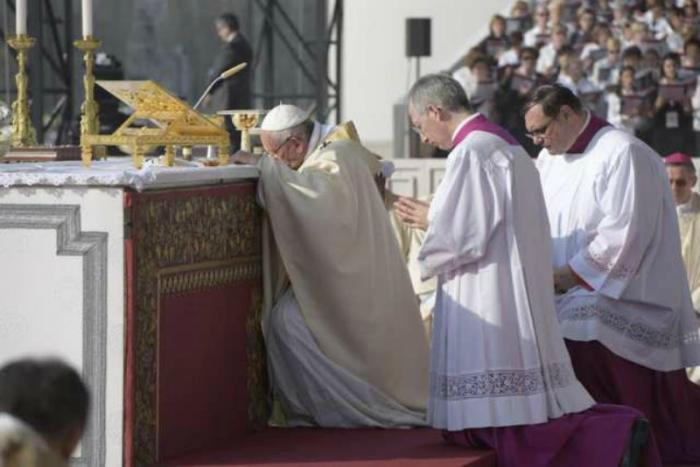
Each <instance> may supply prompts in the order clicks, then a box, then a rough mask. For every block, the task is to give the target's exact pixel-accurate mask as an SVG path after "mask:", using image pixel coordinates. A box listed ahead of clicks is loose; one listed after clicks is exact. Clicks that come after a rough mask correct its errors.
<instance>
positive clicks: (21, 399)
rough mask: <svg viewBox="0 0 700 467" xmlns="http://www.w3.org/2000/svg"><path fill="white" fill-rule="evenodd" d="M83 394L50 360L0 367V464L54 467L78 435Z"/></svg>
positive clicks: (71, 373) (72, 375)
mask: <svg viewBox="0 0 700 467" xmlns="http://www.w3.org/2000/svg"><path fill="white" fill-rule="evenodd" d="M87 412H88V391H87V388H86V387H85V384H84V383H83V382H82V380H81V379H80V376H79V375H78V374H77V373H76V372H75V370H73V369H72V368H70V367H69V366H67V365H66V364H64V363H61V362H59V361H56V360H18V361H15V362H12V363H10V364H8V365H6V366H5V367H3V368H2V369H0V465H2V466H4V467H57V466H64V465H67V461H68V459H69V458H70V456H71V454H72V453H73V451H74V450H75V448H76V446H77V445H78V443H79V441H80V438H81V437H82V434H83V430H84V429H85V423H86V420H87Z"/></svg>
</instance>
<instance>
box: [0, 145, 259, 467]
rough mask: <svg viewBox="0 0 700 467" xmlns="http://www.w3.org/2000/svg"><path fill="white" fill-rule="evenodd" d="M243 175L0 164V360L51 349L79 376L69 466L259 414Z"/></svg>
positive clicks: (171, 447)
mask: <svg viewBox="0 0 700 467" xmlns="http://www.w3.org/2000/svg"><path fill="white" fill-rule="evenodd" d="M257 175H258V174H257V170H256V169H255V168H253V167H242V166H223V167H197V166H195V165H194V164H187V165H186V166H181V167H167V168H166V167H158V166H154V165H148V164H146V165H145V166H144V167H143V168H141V169H135V168H134V167H133V165H132V163H131V160H129V159H126V158H124V159H118V158H117V159H111V160H108V161H96V162H94V163H93V165H92V168H90V169H85V168H83V167H82V166H81V165H80V163H79V162H65V163H51V164H44V165H42V164H9V165H2V166H0V187H2V188H0V265H1V266H0V310H1V313H0V365H2V364H4V363H5V362H7V361H8V360H11V359H15V358H18V357H22V356H55V357H59V358H62V359H64V360H66V361H67V362H68V363H70V364H71V365H73V366H74V367H76V368H77V369H79V371H80V372H81V373H82V375H83V377H84V379H85V380H86V382H87V384H88V386H89V388H90V393H91V397H92V400H91V410H90V416H89V422H88V427H87V432H86V435H85V436H84V438H83V441H82V444H81V446H80V448H79V450H78V452H77V453H76V454H75V458H74V460H73V465H81V466H96V467H97V466H121V465H126V466H132V465H139V466H141V465H152V464H155V463H157V462H160V461H163V460H167V459H168V458H170V457H173V456H177V455H181V454H183V453H186V452H190V451H197V450H200V449H205V448H216V447H217V446H220V445H225V444H226V443H227V442H229V441H230V440H231V439H233V438H235V437H237V436H240V434H241V433H243V432H245V431H248V430H250V429H253V428H256V427H261V426H263V425H264V423H265V421H266V418H267V407H266V392H265V390H266V389H265V388H266V381H265V377H266V373H265V366H264V353H263V350H262V349H263V344H262V336H261V335H260V330H259V326H258V322H259V313H260V309H261V295H262V290H261V286H262V282H261V281H262V278H261V275H262V271H261V239H260V235H261V213H260V211H259V209H258V207H257V204H256V201H255V186H256V184H255V182H256V178H257Z"/></svg>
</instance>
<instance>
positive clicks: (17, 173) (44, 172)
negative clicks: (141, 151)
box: [0, 157, 258, 191]
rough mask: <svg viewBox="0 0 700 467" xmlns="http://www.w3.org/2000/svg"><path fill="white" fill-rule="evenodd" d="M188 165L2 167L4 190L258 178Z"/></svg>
mask: <svg viewBox="0 0 700 467" xmlns="http://www.w3.org/2000/svg"><path fill="white" fill-rule="evenodd" d="M183 162H184V161H183ZM184 164H186V165H179V166H175V167H163V166H159V165H154V164H149V163H148V162H147V163H146V164H144V166H143V168H141V169H136V168H135V167H134V165H133V163H132V160H131V158H130V157H111V158H109V159H108V160H106V161H93V162H92V166H91V167H90V168H89V169H88V168H84V167H83V166H82V164H81V162H80V161H70V162H48V163H45V162H40V163H28V162H23V163H18V164H2V165H0V187H4V188H9V187H12V186H64V187H65V186H96V185H97V186H119V187H129V188H133V189H135V190H137V191H142V190H144V189H149V188H163V187H168V186H183V185H201V184H203V183H207V182H209V183H211V182H216V181H220V182H225V181H231V180H240V179H245V178H257V177H258V169H257V168H255V167H252V166H241V165H227V166H222V167H204V166H201V165H199V164H197V163H196V162H184Z"/></svg>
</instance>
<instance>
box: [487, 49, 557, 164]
mask: <svg viewBox="0 0 700 467" xmlns="http://www.w3.org/2000/svg"><path fill="white" fill-rule="evenodd" d="M537 54H538V51H537V49H536V48H534V47H523V48H522V49H521V50H520V60H519V61H520V66H518V68H516V69H514V70H513V71H512V72H511V73H508V74H507V75H505V76H504V78H503V79H502V80H501V81H500V83H499V86H498V89H497V91H496V94H495V95H494V106H495V113H496V121H498V122H499V123H500V124H501V125H502V126H503V127H505V128H506V129H507V130H508V131H509V132H510V134H511V135H513V136H514V137H515V138H516V139H517V140H518V142H519V143H520V144H521V145H522V146H523V147H524V148H525V150H526V151H527V152H528V154H529V155H530V156H531V157H536V156H537V153H538V152H539V148H538V147H537V146H535V144H534V143H533V142H532V140H531V139H530V138H528V137H527V131H526V130H525V122H524V120H523V118H522V115H521V111H522V109H523V108H524V106H525V103H526V102H527V100H528V98H529V96H530V93H531V92H532V91H533V90H535V89H536V88H537V87H539V86H541V85H543V84H545V83H546V81H547V79H546V78H545V77H544V76H543V75H542V74H540V73H538V72H537V70H536V69H535V64H536V63H537Z"/></svg>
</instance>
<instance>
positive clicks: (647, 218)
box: [537, 127, 700, 371]
mask: <svg viewBox="0 0 700 467" xmlns="http://www.w3.org/2000/svg"><path fill="white" fill-rule="evenodd" d="M537 166H538V169H539V171H540V176H541V180H542V185H543V190H544V194H545V199H546V201H547V210H548V214H549V222H550V226H551V232H552V238H553V242H554V267H555V268H559V267H563V266H564V265H566V264H568V265H570V266H571V268H572V269H573V270H574V271H575V272H576V273H577V274H578V275H579V276H580V277H581V278H582V279H583V280H584V281H586V282H587V283H588V284H589V285H590V286H591V287H592V288H593V289H594V290H593V291H588V290H585V289H584V288H581V287H575V288H574V289H572V290H570V291H569V292H568V293H567V294H565V295H563V296H560V297H558V298H557V313H558V315H559V320H560V322H561V326H562V332H563V334H564V337H566V338H568V339H572V340H578V341H594V340H595V341H599V342H601V343H602V344H603V345H605V346H606V347H607V348H608V349H610V350H611V351H612V352H614V353H615V354H617V355H619V356H621V357H622V358H625V359H627V360H630V361H633V362H635V363H638V364H640V365H643V366H646V367H648V368H651V369H654V370H660V371H670V370H675V369H679V368H683V367H687V366H693V365H696V364H698V363H700V336H699V335H698V328H697V323H696V320H695V316H694V311H693V308H692V303H691V301H690V294H689V292H688V283H687V279H686V277H685V272H684V270H683V262H682V259H681V252H680V243H679V234H678V223H677V219H676V211H675V206H674V203H673V199H672V197H671V192H670V190H669V188H668V180H667V176H666V172H665V169H664V166H663V163H662V161H661V159H660V158H659V156H658V155H657V154H656V153H655V152H654V151H653V150H651V149H650V148H649V147H648V146H646V145H645V144H644V143H642V142H641V141H639V140H637V139H635V138H634V137H633V136H631V135H629V134H627V133H625V132H623V131H621V130H616V129H613V128H612V127H606V128H603V129H601V130H599V131H598V132H597V133H596V135H595V136H594V137H593V139H592V140H591V142H590V143H589V144H588V147H587V149H586V151H585V152H584V153H583V154H567V155H563V156H551V155H549V153H548V152H547V151H546V150H543V151H542V153H541V154H540V156H539V158H538V160H537Z"/></svg>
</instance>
